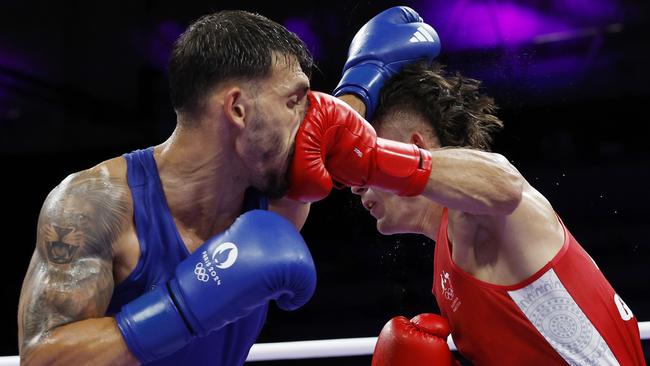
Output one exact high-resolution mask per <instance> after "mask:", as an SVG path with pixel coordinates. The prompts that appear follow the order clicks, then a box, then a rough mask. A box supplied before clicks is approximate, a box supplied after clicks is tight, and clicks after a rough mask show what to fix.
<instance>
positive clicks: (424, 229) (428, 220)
mask: <svg viewBox="0 0 650 366" xmlns="http://www.w3.org/2000/svg"><path fill="white" fill-rule="evenodd" d="M442 209H443V207H442V206H438V205H436V204H430V205H428V206H427V209H426V210H425V211H424V213H423V214H422V215H420V223H419V234H422V235H424V236H426V237H427V238H429V239H431V240H436V239H437V238H436V236H437V235H438V229H439V228H440V219H441V218H442Z"/></svg>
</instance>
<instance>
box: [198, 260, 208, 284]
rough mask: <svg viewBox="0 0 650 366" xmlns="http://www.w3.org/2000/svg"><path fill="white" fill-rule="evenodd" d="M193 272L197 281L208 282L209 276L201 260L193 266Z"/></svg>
mask: <svg viewBox="0 0 650 366" xmlns="http://www.w3.org/2000/svg"><path fill="white" fill-rule="evenodd" d="M194 274H195V275H196V279H197V280H199V281H203V282H208V280H209V279H210V276H208V271H206V269H205V267H203V263H201V262H199V263H197V264H196V267H194Z"/></svg>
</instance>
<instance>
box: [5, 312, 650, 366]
mask: <svg viewBox="0 0 650 366" xmlns="http://www.w3.org/2000/svg"><path fill="white" fill-rule="evenodd" d="M639 332H640V333H641V339H642V340H647V339H650V321H647V322H639ZM375 343H377V337H365V338H338V339H323V340H315V341H295V342H276V343H256V344H254V345H253V347H252V348H251V350H250V353H249V354H248V358H247V359H246V361H247V362H255V361H271V360H294V359H305V358H324V357H345V356H368V355H371V354H372V352H373V350H374V349H375ZM447 343H449V348H451V350H454V351H455V350H456V345H455V344H454V341H453V340H452V339H451V336H450V337H449V338H447ZM19 362H20V359H19V358H18V356H6V357H0V366H17V365H18V364H19Z"/></svg>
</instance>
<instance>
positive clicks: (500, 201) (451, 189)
mask: <svg viewBox="0 0 650 366" xmlns="http://www.w3.org/2000/svg"><path fill="white" fill-rule="evenodd" d="M431 159H432V170H431V175H430V176H429V181H428V183H427V185H426V187H425V189H424V192H423V193H422V195H424V196H425V197H427V198H429V199H430V200H432V201H435V202H438V203H440V204H442V205H443V206H445V207H449V208H451V209H455V210H459V211H463V212H467V213H471V214H476V215H507V214H510V213H511V212H512V211H514V209H515V208H516V207H517V206H518V205H519V202H520V201H521V196H522V190H523V185H524V179H523V177H522V176H521V174H520V173H519V172H518V171H517V169H515V168H514V167H513V166H512V165H511V164H510V163H509V162H508V161H507V160H506V159H505V158H504V157H503V156H502V155H499V154H495V153H489V152H485V151H480V150H473V149H463V148H449V149H436V150H432V151H431Z"/></svg>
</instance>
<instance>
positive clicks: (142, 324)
mask: <svg viewBox="0 0 650 366" xmlns="http://www.w3.org/2000/svg"><path fill="white" fill-rule="evenodd" d="M115 320H116V322H117V326H118V328H119V329H120V332H121V333H122V337H123V338H124V341H125V342H126V345H127V346H128V347H129V350H130V351H131V353H133V355H134V356H135V357H136V358H137V359H138V360H139V361H140V362H141V363H146V362H151V361H154V360H157V359H159V358H162V357H165V356H167V355H170V354H172V353H174V352H176V351H177V350H179V349H180V348H182V347H183V346H185V345H186V344H187V343H188V342H189V341H190V340H191V339H192V334H191V333H190V331H189V330H188V329H187V326H186V325H185V322H184V321H183V318H182V317H181V315H180V313H179V312H178V309H177V308H176V305H174V302H173V301H172V299H171V297H170V295H169V291H168V290H167V287H166V286H164V285H162V286H159V287H157V288H156V289H155V290H153V291H149V292H147V293H146V294H144V295H142V296H140V297H138V298H137V299H135V300H133V301H131V302H130V303H128V304H126V305H124V306H123V307H122V310H121V311H120V312H119V313H118V314H117V315H116V316H115Z"/></svg>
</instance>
